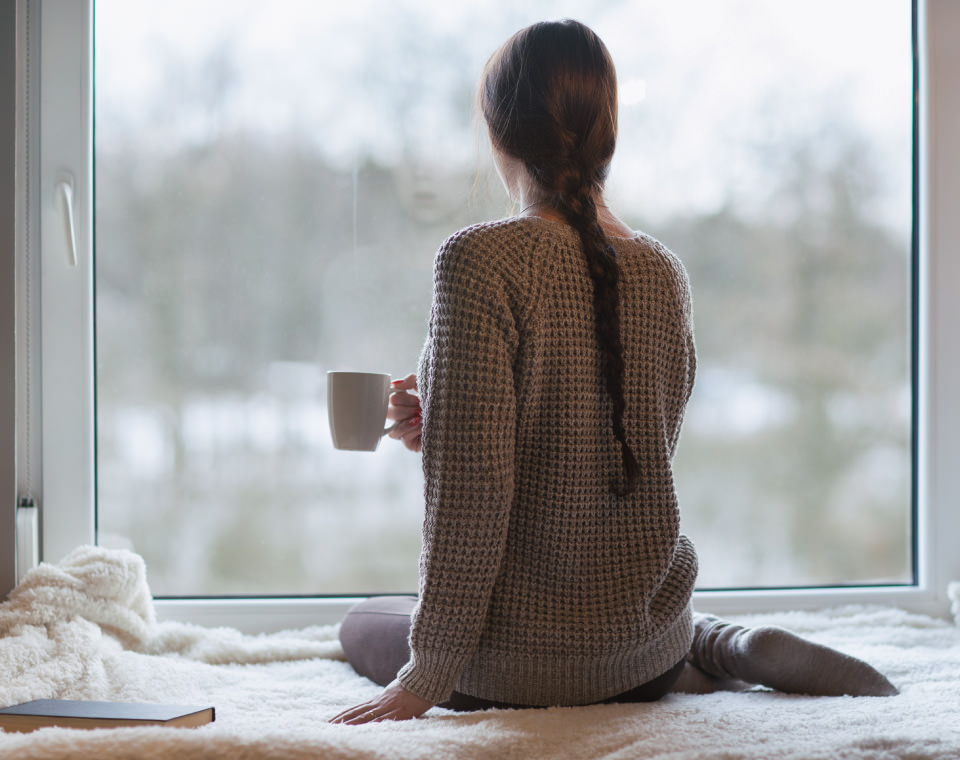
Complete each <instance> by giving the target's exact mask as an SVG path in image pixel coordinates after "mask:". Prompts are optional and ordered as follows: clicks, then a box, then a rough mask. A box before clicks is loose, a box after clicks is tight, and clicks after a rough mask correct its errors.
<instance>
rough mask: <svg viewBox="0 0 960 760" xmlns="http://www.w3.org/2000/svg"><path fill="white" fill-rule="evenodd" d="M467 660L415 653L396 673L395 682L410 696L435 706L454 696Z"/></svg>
mask: <svg viewBox="0 0 960 760" xmlns="http://www.w3.org/2000/svg"><path fill="white" fill-rule="evenodd" d="M466 660H467V658H466V657H463V656H462V655H450V654H447V653H445V652H441V651H438V650H429V649H428V650H424V649H418V650H417V651H415V652H412V653H411V655H410V660H409V662H407V664H406V665H404V666H403V667H402V668H401V669H400V672H399V673H397V680H398V681H399V682H400V684H401V685H402V686H403V688H405V689H406V690H407V691H409V692H410V693H411V694H414V695H416V696H418V697H420V699H425V700H426V701H427V702H432V703H433V704H435V705H438V704H440V703H441V702H443V701H445V700H446V699H447V698H448V697H449V696H450V694H451V693H452V692H453V688H454V684H456V682H457V678H458V677H459V676H460V672H461V671H462V670H463V664H464V662H465V661H466Z"/></svg>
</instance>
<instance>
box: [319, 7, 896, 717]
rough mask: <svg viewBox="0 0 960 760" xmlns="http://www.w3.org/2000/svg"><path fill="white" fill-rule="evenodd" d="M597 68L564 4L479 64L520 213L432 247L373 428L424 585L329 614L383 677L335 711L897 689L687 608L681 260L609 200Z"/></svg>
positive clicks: (690, 362) (687, 357) (606, 126)
mask: <svg viewBox="0 0 960 760" xmlns="http://www.w3.org/2000/svg"><path fill="white" fill-rule="evenodd" d="M616 83H617V79H616V74H615V71H614V67H613V63H612V61H611V59H610V56H609V54H608V52H607V50H606V48H605V46H604V45H603V43H602V42H601V41H600V39H599V38H598V37H597V36H596V35H595V34H594V33H593V32H592V31H591V30H590V29H588V28H586V27H585V26H583V25H582V24H579V23H576V22H572V21H564V22H556V23H543V24H535V25H534V26H531V27H529V28H526V29H524V30H521V31H520V32H518V33H517V34H516V35H514V36H513V37H512V38H510V39H509V40H508V41H507V42H506V43H505V44H504V45H503V47H501V48H500V50H499V51H497V53H496V54H495V55H494V56H493V57H492V58H491V60H490V61H489V63H488V64H487V66H486V69H485V71H484V75H483V79H482V82H481V87H480V106H481V110H482V113H483V116H484V119H485V121H486V124H487V127H488V130H489V134H490V138H491V141H492V144H493V148H494V155H495V159H496V164H497V168H498V171H499V173H500V176H501V178H502V179H503V182H504V184H505V186H506V188H507V190H508V192H509V193H510V196H511V198H512V199H513V200H514V201H516V202H517V203H519V205H520V207H521V208H522V211H521V212H520V214H519V215H518V216H516V217H512V218H509V219H504V220H500V221H496V222H489V223H485V224H478V225H475V226H473V227H469V228H467V229H465V230H461V231H460V232H458V233H456V234H455V235H453V236H452V237H450V238H449V239H448V240H447V241H446V242H445V243H444V244H443V246H442V247H441V249H440V251H439V253H438V254H437V259H436V263H435V278H434V298H433V305H432V308H431V315H430V325H429V332H428V336H427V342H426V345H425V348H424V351H423V354H422V356H421V359H420V366H419V369H418V373H417V375H416V376H410V377H408V378H406V379H405V380H400V381H397V382H396V383H395V384H394V389H395V391H396V393H394V395H393V397H392V403H391V408H390V414H391V417H392V418H394V419H397V420H400V421H401V422H402V424H401V425H399V426H398V427H397V428H396V429H395V430H394V432H393V433H391V435H392V436H393V437H395V438H400V439H402V441H403V443H404V444H405V445H406V446H407V448H409V449H412V450H414V451H420V450H421V449H422V455H423V468H424V473H425V478H426V486H425V495H426V517H425V520H424V524H423V553H422V555H421V566H420V594H419V598H418V599H413V598H404V597H399V598H398V597H393V598H374V599H371V600H368V601H367V602H364V603H362V604H360V605H358V606H357V607H356V608H355V609H354V610H352V611H351V612H350V613H349V614H348V616H347V618H346V619H345V621H344V623H343V626H342V630H341V641H342V643H343V647H344V651H345V653H346V655H347V658H348V659H349V660H350V662H351V663H352V664H353V665H354V667H355V668H356V669H357V671H358V672H359V673H361V674H363V675H366V676H368V677H370V678H372V679H373V680H375V681H377V682H378V683H380V684H381V685H385V686H386V689H385V690H384V691H383V692H382V693H381V695H380V696H379V697H377V698H376V699H374V700H372V701H370V702H368V703H365V704H362V705H358V706H357V707H354V708H351V709H349V710H346V711H345V712H343V713H341V714H340V715H338V716H337V717H336V718H334V719H333V720H334V722H340V723H350V724H355V723H365V722H368V721H377V720H402V719H406V718H413V717H417V716H419V715H421V714H423V713H424V712H425V711H426V710H428V709H429V708H430V707H431V706H433V705H437V704H439V705H442V706H444V707H451V708H454V709H481V708H485V707H533V706H545V705H582V704H591V703H598V702H635V701H651V700H656V699H659V698H660V697H662V696H663V695H665V694H666V693H668V692H669V691H671V690H674V689H680V688H688V687H689V684H690V683H691V681H690V678H691V676H697V675H699V676H700V677H701V679H702V678H705V676H703V674H707V675H708V676H710V677H712V678H715V679H720V680H723V681H726V682H730V681H736V682H747V683H759V684H765V685H767V686H770V687H772V688H775V689H779V690H782V691H789V692H800V693H806V694H825V695H833V694H853V695H889V694H895V693H896V689H895V688H894V687H893V686H892V685H891V684H890V683H889V681H887V679H886V678H884V677H883V676H882V675H881V674H880V673H878V672H877V671H876V670H874V669H873V668H872V667H870V666H869V665H867V664H866V663H864V662H861V661H860V660H857V659H854V658H852V657H848V656H846V655H844V654H841V653H839V652H836V651H834V650H831V649H828V648H826V647H822V646H819V645H816V644H813V643H811V642H808V641H805V640H804V639H801V638H799V637H797V636H795V635H793V634H792V633H789V632H788V631H785V630H783V629H780V628H773V627H763V628H756V629H745V628H741V627H739V626H735V625H732V624H729V623H726V622H724V621H721V620H718V619H716V618H712V617H707V616H701V615H696V616H695V615H694V614H693V612H692V610H691V595H692V593H693V587H694V582H695V580H696V575H697V559H696V554H695V552H694V549H693V546H692V544H691V543H690V541H689V540H688V539H687V538H686V537H685V536H683V535H681V534H680V533H679V512H678V504H677V496H676V491H675V489H674V483H673V473H672V460H673V455H674V452H675V449H676V446H677V443H678V440H679V435H680V427H681V422H682V419H683V413H684V409H685V406H686V403H687V400H688V399H689V396H690V392H691V390H692V387H693V379H694V369H695V352H694V343H693V333H692V317H691V305H690V292H689V285H688V281H687V276H686V272H685V271H684V268H683V266H682V264H681V263H680V261H679V260H678V259H677V258H676V257H675V256H674V255H673V254H672V253H671V252H670V251H668V250H667V249H666V248H665V247H664V246H663V245H661V244H660V243H659V242H657V241H656V240H654V239H652V238H650V237H649V236H647V235H644V234H642V233H639V232H634V231H633V230H631V229H630V228H629V227H627V226H626V225H625V224H624V223H623V222H621V221H620V220H619V219H618V218H617V217H616V216H615V215H614V214H613V213H612V212H611V211H610V210H609V209H608V207H607V205H606V203H605V201H604V196H603V186H604V180H605V178H606V175H607V171H608V168H609V165H610V161H611V158H612V156H613V150H614V145H615V140H616V114H617V95H616ZM418 383H419V389H418ZM417 390H419V394H420V395H419V397H418V396H416V395H414V394H413V393H411V392H410V391H417ZM421 405H422V407H421Z"/></svg>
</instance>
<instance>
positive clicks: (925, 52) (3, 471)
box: [0, 0, 960, 632]
mask: <svg viewBox="0 0 960 760" xmlns="http://www.w3.org/2000/svg"><path fill="white" fill-rule="evenodd" d="M13 5H14V4H6V5H5V6H4V7H3V9H2V10H0V14H2V15H3V18H0V21H3V23H2V24H0V27H2V28H4V29H7V28H9V26H8V24H7V18H8V17H9V16H11V15H13V16H15V18H16V22H17V24H16V44H15V48H16V49H15V55H13V56H11V55H8V53H9V50H8V49H7V48H8V46H9V45H10V44H11V43H10V41H9V40H8V39H6V37H0V99H4V98H9V97H10V94H9V92H8V91H9V90H10V89H11V88H9V87H6V84H7V83H8V81H9V78H10V77H12V78H13V80H14V81H15V82H16V90H17V94H16V96H15V97H14V98H13V99H14V101H15V104H16V108H15V109H8V108H0V114H8V115H6V116H2V117H0V146H2V147H0V282H4V283H7V289H8V290H10V285H9V283H10V282H11V281H13V282H14V283H15V285H16V288H17V293H16V299H15V302H16V303H17V304H19V305H20V309H19V312H20V313H19V321H17V320H18V313H17V310H16V309H14V308H13V307H12V306H11V303H12V301H13V300H14V299H10V298H9V297H8V298H3V297H0V335H8V334H11V333H12V330H11V329H10V327H11V324H13V325H15V326H16V327H17V328H18V329H17V339H18V345H17V346H16V347H11V346H8V342H7V341H6V339H2V340H0V353H3V354H4V363H3V366H13V364H14V362H12V361H9V357H10V356H11V355H12V357H13V359H14V360H15V365H16V377H17V389H16V392H14V391H13V390H12V388H11V387H10V386H11V385H12V383H11V382H10V378H8V377H6V376H4V375H2V374H0V488H7V493H8V497H11V502H9V503H11V504H15V503H16V498H17V497H18V496H19V495H23V494H31V495H32V496H34V497H35V498H36V499H37V500H38V503H39V505H40V514H41V518H42V520H41V523H42V533H41V538H42V541H41V546H42V558H43V559H44V560H46V561H52V562H55V561H57V560H59V559H60V558H62V557H63V556H64V555H65V554H67V553H68V552H69V551H70V550H71V549H72V548H73V547H74V546H77V545H80V544H83V543H93V542H94V540H95V523H94V521H95V513H94V499H95V495H94V494H95V485H94V478H95V470H94V468H95V462H94V456H95V454H94V450H95V449H94V425H95V420H94V374H93V373H94V367H93V360H94V351H93V342H94V337H93V336H94V332H93V329H94V328H93V313H94V312H93V262H92V251H93V236H92V229H93V217H92V213H93V209H92V198H93V192H92V191H93V188H92V126H93V123H92V63H91V62H92V45H91V42H92V3H91V2H90V0H17V2H16V4H15V13H14V12H13V11H11V6H13ZM918 15H919V24H918V40H919V45H918V47H919V56H920V58H919V69H920V83H921V86H920V126H919V209H920V213H919V219H918V224H919V241H920V246H919V256H920V271H919V281H918V283H917V292H918V294H919V325H918V338H917V339H918V352H919V367H918V388H917V391H918V398H919V409H918V419H917V430H918V440H917V445H918V467H917V473H916V476H917V489H918V505H917V507H918V514H917V524H916V531H917V535H916V545H917V547H918V556H917V558H916V561H917V575H918V577H917V584H916V585H911V586H889V587H850V588H838V589H809V590H803V589H801V590H769V591H767V590H764V591H705V592H697V594H696V597H695V600H694V602H695V605H696V606H697V607H698V608H699V609H703V610H709V611H713V612H718V613H721V614H731V613H735V612H758V611H764V610H774V609H801V608H817V607H825V606H836V605H839V604H859V603H879V604H891V605H896V606H900V607H904V608H908V609H911V610H914V611H918V612H924V613H928V614H934V615H939V616H946V615H947V614H948V613H949V606H950V604H949V599H948V597H947V584H948V583H949V582H951V581H957V580H960V552H958V551H957V550H956V544H957V540H958V539H960V509H958V508H957V507H958V503H960V466H957V462H960V397H958V394H957V393H956V389H958V388H960V344H958V343H957V341H956V339H955V338H954V333H955V329H954V328H955V326H956V325H957V324H960V300H958V299H956V298H955V292H956V290H957V289H958V287H960V214H957V213H956V207H957V203H958V202H960V88H958V87H957V81H958V79H960V49H958V48H957V46H956V44H955V41H956V40H957V39H960V3H955V2H953V1H952V0H919V9H918ZM8 36H9V35H8ZM11 59H15V60H16V64H15V66H14V69H15V70H14V71H13V72H11V71H8V70H7V69H9V68H10V66H11V64H10V63H9V61H10V60H11ZM31 82H39V83H40V88H39V96H37V92H36V88H35V87H33V86H32V85H29V83H31ZM11 111H15V112H16V113H15V115H14V116H11V115H9V114H10V112H11ZM38 114H42V115H43V118H42V119H37V118H36V116H37V115H38ZM38 122H39V123H40V129H39V130H38V129H36V124H37V123H38ZM11 137H15V139H3V138H11ZM12 143H13V144H15V145H16V150H15V151H14V152H13V153H12V154H11V155H12V156H13V159H14V160H15V162H16V165H17V174H16V176H17V183H19V184H17V183H11V182H9V181H8V180H9V175H8V173H3V172H4V171H5V168H6V166H7V164H8V163H10V161H7V159H8V158H9V156H8V153H7V152H9V146H10V145H11V144H12ZM38 157H39V158H38ZM65 179H68V180H69V181H70V182H72V190H73V219H74V227H73V229H74V235H75V240H76V264H75V265H74V264H73V263H72V258H71V256H70V254H69V251H68V249H67V247H66V245H65V239H66V238H65V230H66V229H67V227H66V225H65V219H64V209H63V206H62V205H58V204H62V201H61V200H60V198H61V196H62V192H61V191H60V190H58V188H59V187H60V183H62V182H63V181H64V180H65ZM11 188H13V189H14V192H13V193H10V190H11ZM17 197H19V198H21V199H23V198H26V199H27V203H26V204H23V203H18V202H17V201H16V198H17ZM9 219H15V221H16V225H15V226H16V233H13V232H11V231H10V230H8V227H9V226H10V224H9V223H8V222H7V221H6V220H9ZM25 274H30V275H31V276H30V277H25V276H24V275H25ZM40 277H42V292H43V299H42V302H40V301H39V281H40ZM38 302H39V303H40V306H39V320H40V324H41V325H42V330H43V332H42V341H40V342H39V344H38V345H35V346H34V347H33V350H32V352H27V351H26V350H25V347H24V340H25V337H26V336H27V335H29V336H30V337H31V338H32V339H35V340H39V339H40V335H39V330H36V329H32V330H25V329H24V325H25V324H33V323H35V322H36V316H35V315H31V314H30V313H24V312H25V307H24V304H28V305H30V304H33V306H32V308H34V309H35V310H36V309H37V307H36V303H38ZM27 312H29V308H27ZM31 318H33V323H31V322H30V320H31ZM37 357H39V364H38V362H37ZM40 369H42V370H43V372H42V373H41V372H40V371H39V370H40ZM33 390H36V392H35V393H34V392H32V391H33ZM28 397H29V398H30V399H31V402H30V404H31V408H30V410H29V413H26V411H25V399H26V398H28ZM38 400H39V401H38ZM41 410H42V414H40V411H41ZM12 428H16V429H12ZM28 452H30V453H31V457H30V461H32V462H33V466H32V467H30V468H29V469H28V472H27V473H26V474H25V473H24V471H23V470H24V468H23V467H22V466H21V467H14V468H13V469H12V470H11V467H10V462H11V460H12V461H13V462H14V463H20V462H22V461H23V460H24V458H25V456H26V455H27V453H28ZM11 454H12V455H11ZM41 465H42V466H41ZM15 472H18V473H19V475H18V477H17V478H16V483H15V486H14V482H13V481H14V473H15ZM14 491H15V493H12V492H14ZM15 512H16V510H15V509H7V510H2V509H0V593H4V592H6V591H7V590H8V589H9V588H10V587H11V586H12V581H13V579H15V574H16V569H15V568H16V560H15V556H16V550H15V546H16V520H15ZM353 601H354V600H352V599H344V598H336V599H322V598H319V599H285V598H278V599H267V600H264V599H250V600H237V599H197V600H157V602H156V605H157V609H158V614H159V615H160V617H161V618H169V619H179V620H189V621H193V622H197V623H201V624H205V625H231V626H235V627H238V628H240V629H241V630H246V631H251V632H255V631H268V630H280V629H284V628H291V627H298V626H301V625H307V624H316V623H321V622H333V621H335V620H337V619H339V617H340V616H341V615H342V613H343V611H344V610H345V609H346V607H347V606H348V605H349V604H351V603H352V602H353Z"/></svg>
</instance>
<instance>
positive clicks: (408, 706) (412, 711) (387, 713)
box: [330, 681, 433, 726]
mask: <svg viewBox="0 0 960 760" xmlns="http://www.w3.org/2000/svg"><path fill="white" fill-rule="evenodd" d="M431 707H433V704H432V703H430V702H427V701H425V700H423V699H420V697H418V696H416V695H415V694H411V693H410V692H409V691H407V690H406V689H404V688H403V686H401V685H400V682H399V681H393V682H392V683H390V684H389V685H388V686H387V687H386V688H385V689H384V690H383V691H382V692H381V694H380V696H379V697H377V698H376V699H371V700H370V701H369V702H364V703H363V704H362V705H357V706H356V707H351V708H350V709H349V710H344V711H343V712H342V713H340V714H339V715H337V716H336V717H335V718H331V719H330V722H331V723H343V724H344V725H347V726H359V725H360V724H361V723H379V722H380V721H382V720H410V719H411V718H419V717H420V716H421V715H423V714H424V713H425V712H426V711H427V710H429V709H430V708H431Z"/></svg>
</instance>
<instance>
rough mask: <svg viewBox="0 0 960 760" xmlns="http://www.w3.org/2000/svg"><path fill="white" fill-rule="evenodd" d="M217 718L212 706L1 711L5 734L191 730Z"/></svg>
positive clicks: (57, 703)
mask: <svg viewBox="0 0 960 760" xmlns="http://www.w3.org/2000/svg"><path fill="white" fill-rule="evenodd" d="M215 719H216V713H215V710H214V708H213V707H210V706H207V707H200V706H193V705H157V704H149V703H143V702H137V703H134V702H91V701H88V700H72V699H37V700H34V701H33V702H24V703H23V704H20V705H13V706H12V707H5V708H3V709H0V728H2V729H3V730H4V731H33V730H35V729H37V728H43V727H45V726H60V727H62V728H115V727H118V726H156V725H162V726H185V727H194V726H202V725H204V724H206V723H211V722H213V721H214V720H215Z"/></svg>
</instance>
